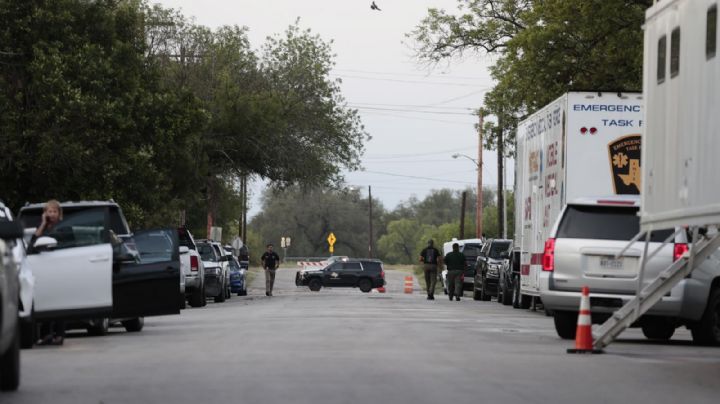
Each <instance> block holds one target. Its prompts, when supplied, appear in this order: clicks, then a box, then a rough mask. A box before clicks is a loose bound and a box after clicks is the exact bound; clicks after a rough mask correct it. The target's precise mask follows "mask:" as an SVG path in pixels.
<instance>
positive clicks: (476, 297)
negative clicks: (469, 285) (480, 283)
mask: <svg viewBox="0 0 720 404" xmlns="http://www.w3.org/2000/svg"><path fill="white" fill-rule="evenodd" d="M480 299H482V294H481V292H480V291H479V290H477V288H476V287H475V284H473V300H480Z"/></svg>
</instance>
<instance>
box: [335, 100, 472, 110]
mask: <svg viewBox="0 0 720 404" xmlns="http://www.w3.org/2000/svg"><path fill="white" fill-rule="evenodd" d="M348 104H349V105H366V106H370V107H377V106H380V107H401V108H421V109H425V108H432V109H461V110H464V111H473V110H475V109H476V107H432V106H429V105H417V104H415V105H413V104H382V103H372V102H350V103H348Z"/></svg>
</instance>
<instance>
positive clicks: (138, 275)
mask: <svg viewBox="0 0 720 404" xmlns="http://www.w3.org/2000/svg"><path fill="white" fill-rule="evenodd" d="M43 206H44V204H32V205H30V204H29V205H26V206H24V207H23V208H21V209H20V214H19V215H18V219H19V220H20V221H21V222H22V223H23V226H24V227H25V229H26V234H28V233H29V234H32V233H33V232H34V231H35V228H36V227H37V226H38V225H39V224H40V221H41V216H42V212H43ZM61 207H62V209H63V215H64V218H63V220H62V221H61V222H60V224H59V225H58V226H57V227H56V228H55V229H54V230H53V232H52V233H51V234H50V237H39V238H38V239H37V240H35V242H34V245H33V246H31V247H32V248H28V255H27V258H26V261H25V265H27V266H28V268H29V269H30V270H31V271H32V273H33V274H34V275H35V278H36V280H37V282H36V284H35V293H34V298H33V303H32V305H33V320H34V321H52V320H57V319H62V320H69V321H71V322H75V323H80V324H84V325H85V326H86V327H88V328H89V330H97V332H98V333H104V332H106V331H107V326H109V324H110V323H112V322H121V323H122V324H123V325H124V326H125V328H126V330H127V331H140V330H141V329H142V325H143V323H144V322H143V319H142V317H145V316H156V315H166V314H178V313H179V312H180V306H179V302H180V293H179V292H180V289H179V287H178V285H179V284H180V262H179V242H178V238H177V230H176V229H157V230H144V231H139V232H136V233H134V234H131V233H130V228H129V226H128V224H127V221H126V220H125V217H124V215H123V214H122V210H121V209H120V206H118V204H117V203H115V202H114V201H82V202H64V203H61ZM150 236H152V237H150ZM158 238H161V239H162V240H164V244H163V245H162V249H161V250H158V247H159V246H158V245H157V244H156V243H154V241H156V240H157V239H158ZM30 330H31V331H34V330H36V327H30ZM93 332H94V331H93ZM30 337H34V336H29V337H28V340H31V339H30ZM32 340H34V338H32Z"/></svg>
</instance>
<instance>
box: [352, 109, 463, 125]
mask: <svg viewBox="0 0 720 404" xmlns="http://www.w3.org/2000/svg"><path fill="white" fill-rule="evenodd" d="M362 114H363V115H379V116H387V117H391V118H401V119H410V120H413V121H429V122H440V123H449V124H452V125H463V126H467V125H474V124H475V122H457V121H447V120H443V119H432V118H420V117H416V116H406V115H394V114H386V113H383V112H375V111H362Z"/></svg>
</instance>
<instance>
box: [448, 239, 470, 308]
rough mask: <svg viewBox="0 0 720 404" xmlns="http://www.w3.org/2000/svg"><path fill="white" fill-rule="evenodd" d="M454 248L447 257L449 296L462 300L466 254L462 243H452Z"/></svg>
mask: <svg viewBox="0 0 720 404" xmlns="http://www.w3.org/2000/svg"><path fill="white" fill-rule="evenodd" d="M452 248H453V250H452V251H451V252H449V253H448V254H447V255H446V256H445V259H444V260H443V261H444V262H445V265H446V266H447V270H448V273H447V284H448V285H447V288H448V297H449V298H450V300H451V301H452V299H453V296H455V300H457V301H458V302H459V301H460V296H461V295H462V293H463V284H462V282H463V280H462V276H463V272H464V271H465V254H463V253H461V252H460V245H459V244H458V243H455V244H453V245H452Z"/></svg>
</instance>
